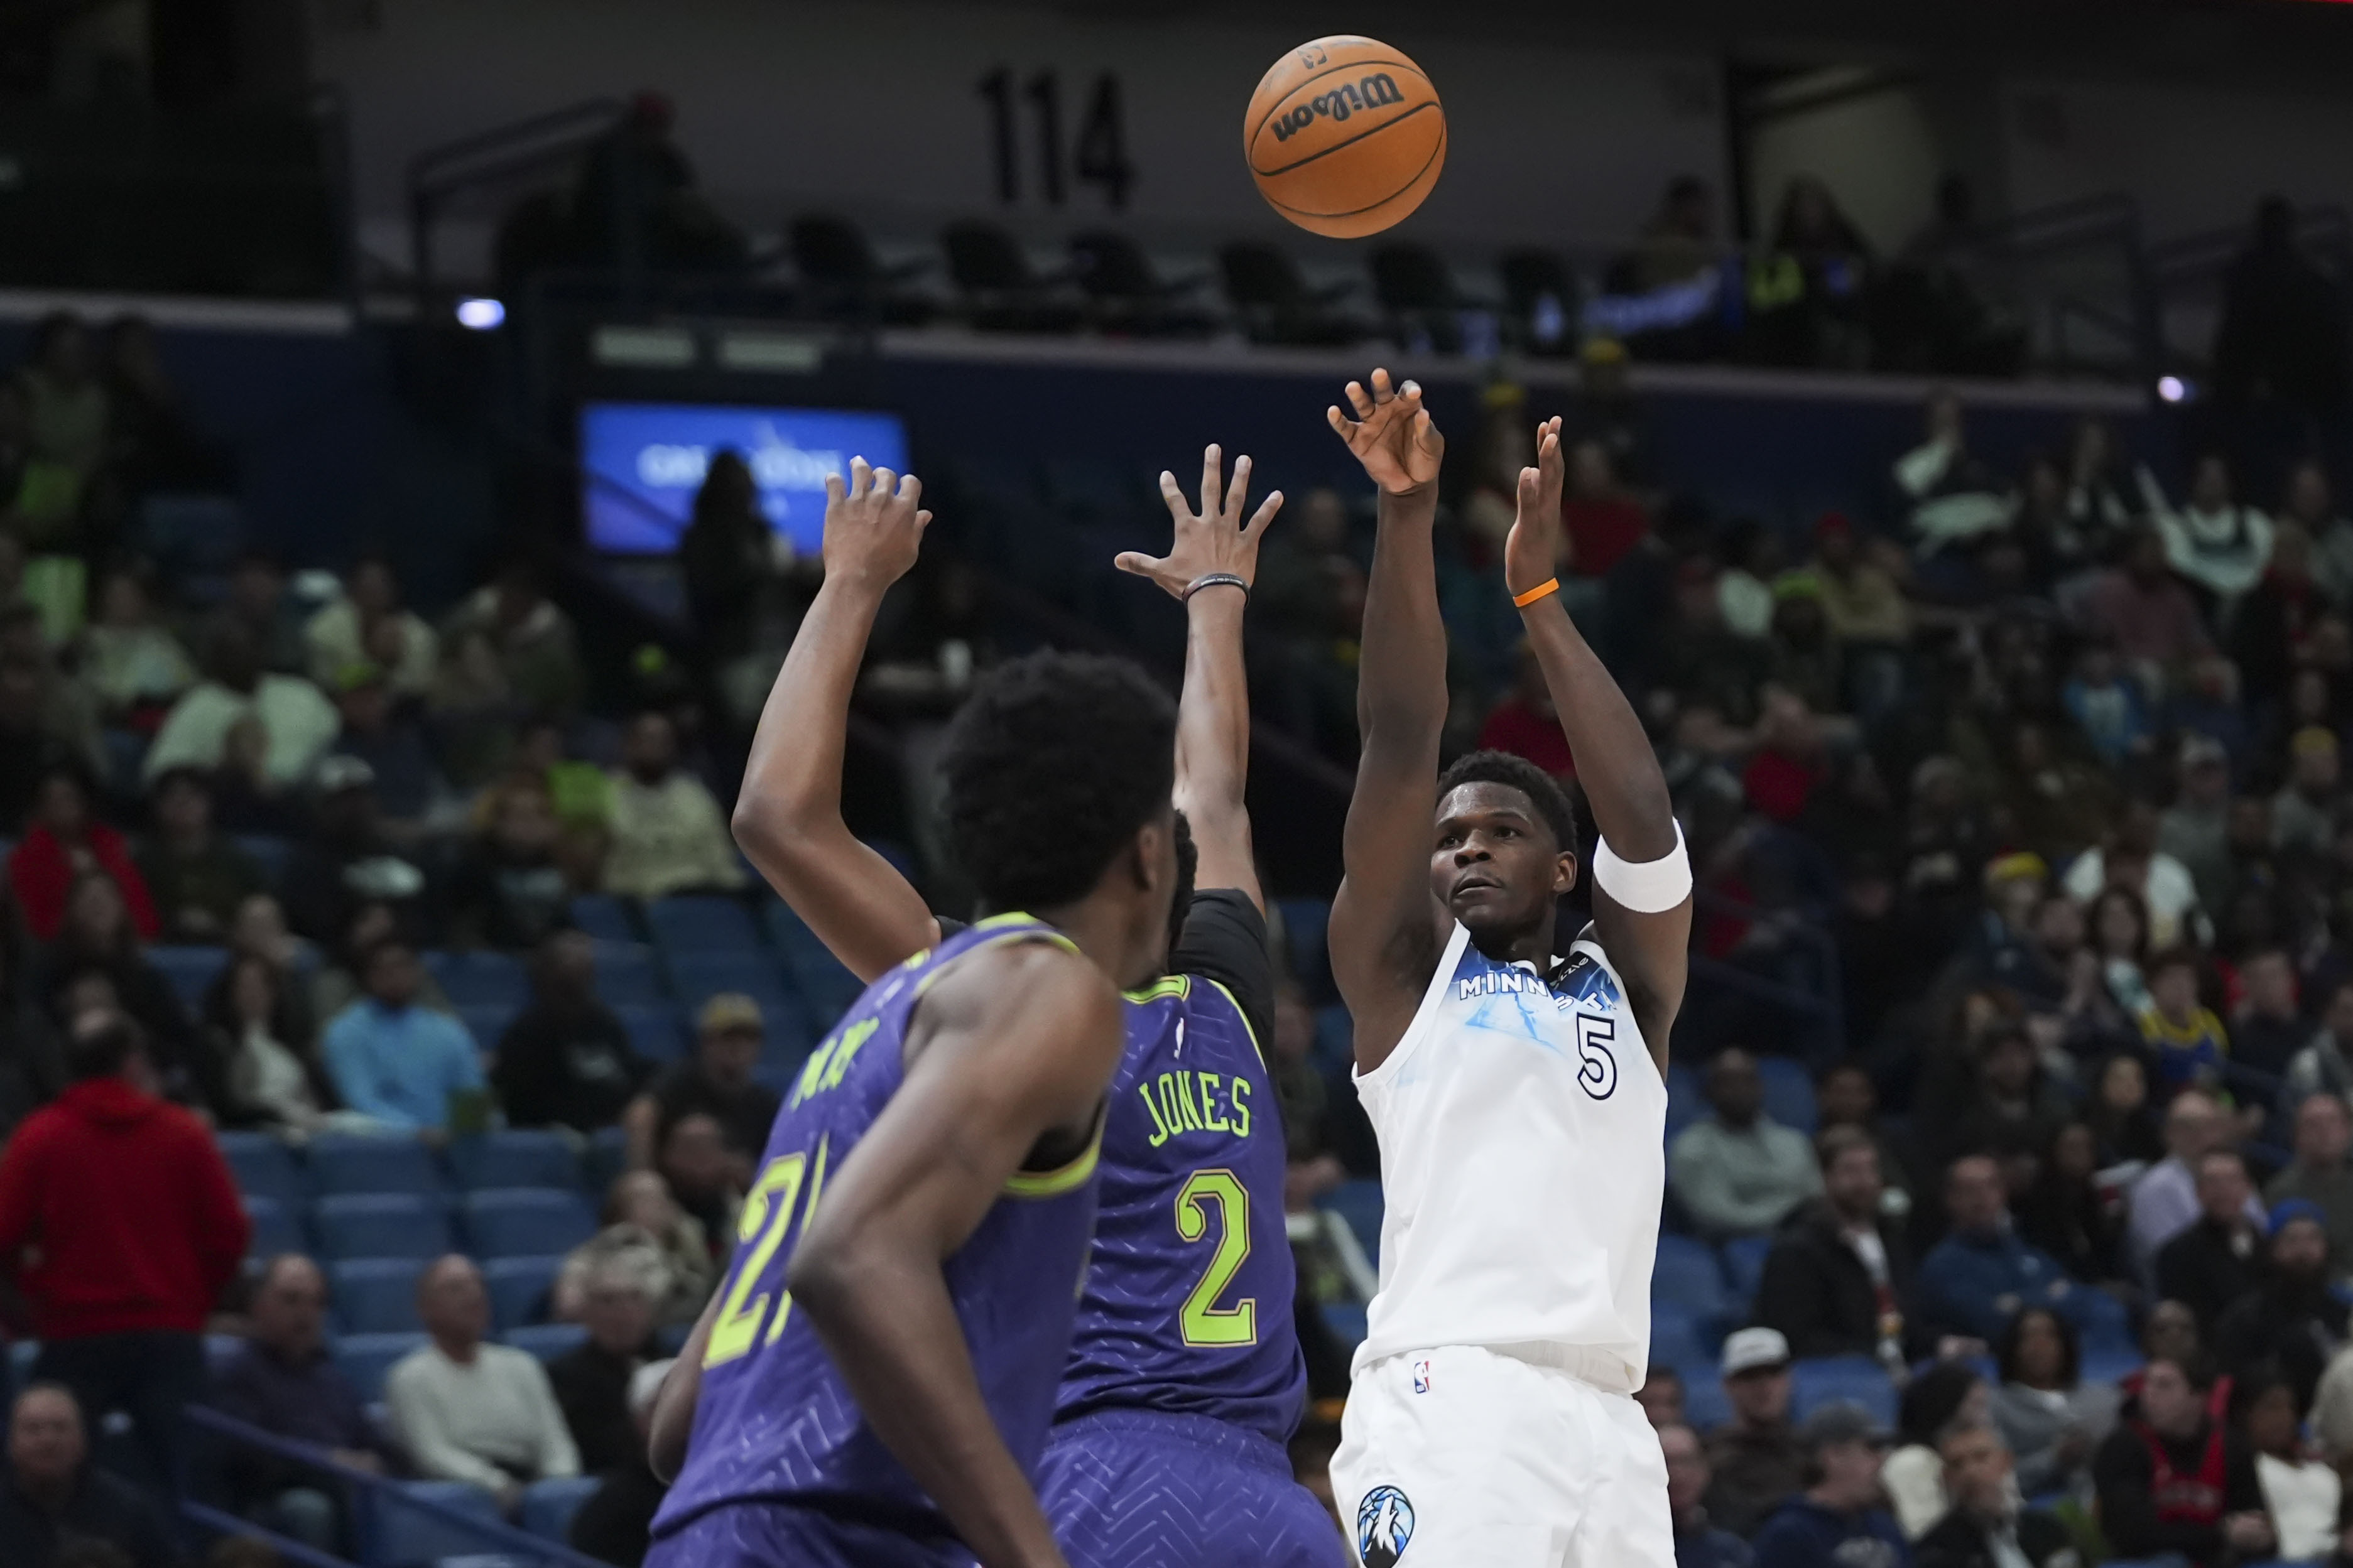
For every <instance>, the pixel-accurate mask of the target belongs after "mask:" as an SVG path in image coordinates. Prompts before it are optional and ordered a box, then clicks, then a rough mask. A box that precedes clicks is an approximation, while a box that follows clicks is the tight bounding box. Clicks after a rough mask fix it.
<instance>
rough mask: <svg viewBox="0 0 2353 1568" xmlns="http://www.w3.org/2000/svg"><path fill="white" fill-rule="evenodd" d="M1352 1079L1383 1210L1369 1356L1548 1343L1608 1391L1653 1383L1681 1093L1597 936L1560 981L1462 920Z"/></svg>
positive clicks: (1359, 1359)
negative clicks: (1370, 1062) (1369, 1128)
mask: <svg viewBox="0 0 2353 1568" xmlns="http://www.w3.org/2000/svg"><path fill="white" fill-rule="evenodd" d="M1356 1092H1357V1094H1358V1096H1359V1097H1360V1098H1361V1099H1362V1100H1363V1101H1364V1106H1365V1112H1366V1115H1367V1116H1368V1117H1369V1118H1370V1119H1371V1121H1372V1124H1373V1131H1375V1132H1376V1133H1377V1134H1378V1135H1379V1137H1380V1145H1381V1185H1382V1189H1383V1195H1384V1198H1385V1201H1386V1205H1387V1213H1386V1215H1385V1216H1384V1217H1383V1219H1382V1221H1381V1268H1380V1292H1379V1294H1378V1295H1377V1296H1375V1297H1374V1298H1373V1303H1372V1307H1371V1310H1370V1313H1369V1322H1368V1332H1367V1335H1366V1340H1365V1342H1364V1343H1363V1344H1362V1345H1361V1346H1359V1347H1358V1348H1357V1351H1356V1370H1357V1371H1358V1372H1362V1371H1363V1370H1364V1369H1365V1368H1366V1367H1367V1366H1369V1365H1371V1364H1372V1363H1375V1362H1377V1361H1379V1360H1381V1359H1383V1358H1384V1357H1388V1356H1393V1355H1398V1354H1399V1353H1401V1352H1406V1351H1419V1350H1428V1349H1435V1348H1438V1347H1441V1346H1447V1345H1479V1346H1510V1345H1525V1346H1532V1347H1535V1346H1543V1347H1554V1348H1556V1349H1562V1350H1567V1351H1569V1352H1575V1354H1574V1363H1575V1364H1577V1365H1578V1366H1580V1367H1581V1368H1592V1369H1596V1370H1594V1371H1591V1372H1588V1376H1590V1377H1591V1379H1592V1381H1595V1382H1597V1383H1599V1384H1601V1385H1602V1386H1604V1387H1605V1388H1614V1391H1615V1392H1618V1393H1631V1392H1632V1391H1633V1390H1634V1389H1636V1388H1639V1387H1641V1383H1642V1374H1643V1371H1644V1368H1645V1366H1646V1364H1647V1363H1648V1361H1649V1359H1650V1348H1651V1265H1652V1264H1653V1263H1654V1262H1655V1261H1656V1259H1657V1256H1658V1250H1659V1205H1660V1204H1661V1203H1662V1201H1663V1199H1664V1196H1665V1192H1666V1151H1665V1136H1666V1120H1667V1089H1666V1085H1665V1084H1664V1083H1663V1082H1662V1080H1661V1079H1660V1077H1659V1071H1658V1068H1657V1065H1656V1064H1655V1063H1653V1062H1652V1061H1651V1053H1650V1051H1649V1049H1648V1048H1647V1047H1645V1045H1644V1043H1643V1040H1642V1033H1641V1029H1640V1028H1638V1027H1637V1026H1635V1023H1634V1016H1633V1013H1632V1011H1631V1009H1630V1007H1629V1006H1628V1005H1627V1002H1626V988H1625V986H1624V985H1623V984H1620V981H1619V978H1618V975H1617V973H1616V971H1614V970H1613V969H1611V968H1610V966H1609V959H1608V958H1607V957H1606V956H1605V955H1604V954H1603V953H1602V951H1601V949H1600V947H1599V944H1597V943H1595V942H1590V941H1580V942H1577V943H1576V944H1575V945H1574V946H1573V947H1572V948H1571V949H1570V950H1569V957H1568V960H1567V963H1565V964H1562V965H1559V966H1558V967H1557V970H1556V973H1555V974H1554V975H1553V977H1552V979H1551V981H1550V983H1549V984H1547V982H1546V979H1545V978H1544V977H1543V976H1541V975H1539V974H1538V973H1536V971H1535V966H1534V965H1533V964H1528V963H1519V964H1509V963H1496V962H1494V961H1493V960H1492V959H1490V958H1488V957H1487V956H1486V955H1485V954H1483V953H1482V952H1480V951H1479V950H1478V949H1477V948H1476V947H1474V946H1472V944H1471V933H1470V932H1469V931H1467V930H1465V929H1464V928H1463V927H1462V926H1461V925H1460V924H1457V925H1456V926H1455V928H1454V934H1453V936H1452V938H1451V940H1450V941H1449V942H1447V944H1446V952H1445V955H1444V956H1443V957H1442V958H1440V960H1439V963H1438V973H1436V974H1435V975H1434V976H1432V977H1431V979H1430V989H1429V991H1428V992H1427V993H1426V994H1424V995H1423V997H1422V999H1421V1006H1420V1007H1419V1009H1418V1010H1417V1011H1416V1012H1415V1014H1414V1016H1413V1021H1412V1023H1410V1024H1409V1025H1408V1026H1407V1027H1406V1031H1405V1036H1404V1037H1403V1038H1402V1039H1400V1040H1398V1045H1397V1049H1396V1050H1394V1051H1392V1052H1390V1053H1389V1058H1388V1060H1387V1061H1385V1062H1383V1063H1382V1064H1381V1065H1380V1066H1379V1067H1378V1068H1375V1069H1374V1070H1373V1071H1371V1072H1369V1073H1364V1072H1360V1073H1358V1074H1357V1075H1356ZM1621 1363H1622V1380H1621V1378H1620V1375H1619V1369H1620V1365H1621Z"/></svg>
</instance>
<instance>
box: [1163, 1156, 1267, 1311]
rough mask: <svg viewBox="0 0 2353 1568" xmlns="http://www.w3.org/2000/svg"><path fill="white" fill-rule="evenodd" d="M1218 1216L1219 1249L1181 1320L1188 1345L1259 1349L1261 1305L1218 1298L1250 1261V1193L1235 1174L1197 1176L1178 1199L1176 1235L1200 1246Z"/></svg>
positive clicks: (1190, 1178)
mask: <svg viewBox="0 0 2353 1568" xmlns="http://www.w3.org/2000/svg"><path fill="white" fill-rule="evenodd" d="M1212 1208H1214V1209H1216V1210H1217V1211H1218V1226H1219V1230H1218V1244H1217V1249H1216V1250H1215V1251H1213V1252H1211V1253H1210V1254H1209V1267H1208V1270H1207V1271H1206V1272H1204V1273H1203V1274H1202V1276H1201V1281H1200V1283H1199V1284H1198V1285H1196V1286H1194V1287H1193V1293H1192V1294H1191V1295H1189V1296H1187V1297H1186V1298H1185V1305H1184V1307H1183V1309H1182V1311H1181V1313H1180V1316H1179V1318H1178V1324H1179V1326H1180V1327H1181V1328H1182V1329H1183V1330H1184V1333H1185V1342H1186V1343H1187V1344H1188V1345H1197V1346H1201V1347H1204V1348H1208V1347H1216V1348H1220V1349H1227V1348H1231V1347H1234V1346H1239V1345H1254V1344H1256V1343H1258V1300H1257V1298H1255V1297H1251V1296H1245V1297H1243V1298H1242V1299H1241V1300H1239V1301H1236V1302H1235V1303H1234V1304H1233V1305H1232V1306H1230V1307H1220V1306H1219V1305H1218V1304H1217V1303H1218V1298H1219V1296H1221V1295H1223V1294H1224V1293H1225V1289H1226V1287H1227V1286H1229V1285H1230V1284H1232V1283H1233V1281H1234V1276H1235V1275H1236V1274H1238V1273H1240V1271H1241V1267H1242V1265H1243V1264H1244V1263H1246V1262H1247V1261H1249V1259H1250V1189H1249V1188H1248V1187H1245V1186H1243V1185H1242V1184H1241V1178H1240V1177H1239V1176H1237V1175H1235V1174H1234V1173H1232V1172H1231V1171H1226V1170H1212V1171H1196V1172H1194V1173H1192V1174H1191V1175H1190V1176H1188V1177H1187V1178H1186V1179H1185V1184H1184V1186H1182V1187H1180V1188H1178V1189H1177V1193H1176V1234H1177V1235H1178V1236H1179V1237H1183V1238H1184V1239H1185V1240H1187V1241H1199V1240H1202V1239H1203V1238H1204V1237H1207V1236H1208V1234H1209V1210H1210V1209H1212Z"/></svg>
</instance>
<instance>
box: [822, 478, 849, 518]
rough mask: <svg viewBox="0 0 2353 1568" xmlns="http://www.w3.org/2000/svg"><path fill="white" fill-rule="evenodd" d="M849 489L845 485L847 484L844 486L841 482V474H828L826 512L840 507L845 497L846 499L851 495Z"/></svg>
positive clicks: (826, 480) (826, 479)
mask: <svg viewBox="0 0 2353 1568" xmlns="http://www.w3.org/2000/svg"><path fill="white" fill-rule="evenodd" d="M847 495H849V487H848V486H847V485H845V484H843V483H842V482H841V476H840V475H839V474H828V475H826V477H825V509H826V510H828V511H831V510H833V509H834V508H835V507H838V506H839V505H840V504H841V502H842V500H843V498H844V497H846V496H847Z"/></svg>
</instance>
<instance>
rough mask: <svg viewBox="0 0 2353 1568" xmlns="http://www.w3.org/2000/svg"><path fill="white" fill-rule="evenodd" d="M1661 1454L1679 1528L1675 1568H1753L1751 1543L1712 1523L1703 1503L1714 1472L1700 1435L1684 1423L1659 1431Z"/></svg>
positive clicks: (1669, 1507) (1667, 1425)
mask: <svg viewBox="0 0 2353 1568" xmlns="http://www.w3.org/2000/svg"><path fill="white" fill-rule="evenodd" d="M1659 1451H1660V1452H1661V1453H1662V1454H1664V1455H1665V1456H1666V1458H1667V1510H1668V1512H1669V1513H1670V1514H1671V1515H1672V1517H1673V1519H1674V1524H1675V1568H1749V1565H1750V1564H1751V1563H1754V1562H1755V1561H1756V1553H1755V1552H1751V1551H1750V1550H1749V1549H1748V1542H1745V1541H1743V1540H1741V1539H1740V1537H1738V1536H1736V1535H1735V1534H1733V1533H1732V1531H1728V1530H1718V1529H1716V1528H1715V1526H1714V1525H1712V1524H1710V1523H1709V1522H1708V1518H1707V1510H1706V1509H1705V1508H1704V1507H1703V1506H1702V1505H1701V1503H1700V1499H1701V1498H1703V1497H1704V1496H1706V1495H1707V1483H1708V1481H1709V1480H1710V1479H1712V1478H1713V1476H1714V1472H1713V1471H1712V1470H1710V1469H1709V1468H1708V1464H1707V1450H1706V1449H1705V1448H1704V1447H1701V1446H1700V1440H1699V1434H1698V1433H1696V1432H1694V1431H1693V1430H1692V1429H1691V1428H1690V1427H1688V1426H1684V1425H1683V1423H1682V1422H1680V1421H1670V1422H1666V1423H1664V1424H1662V1426H1660V1427H1659Z"/></svg>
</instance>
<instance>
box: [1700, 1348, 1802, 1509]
mask: <svg viewBox="0 0 2353 1568" xmlns="http://www.w3.org/2000/svg"><path fill="white" fill-rule="evenodd" d="M1724 1393H1725V1398H1726V1399H1727V1400H1729V1401H1730V1402H1731V1405H1732V1419H1731V1420H1729V1421H1727V1422H1725V1424H1724V1425H1723V1426H1718V1427H1717V1428H1716V1429H1715V1431H1713V1432H1710V1433H1709V1434H1708V1435H1707V1463H1708V1467H1709V1468H1710V1469H1711V1470H1712V1471H1713V1472H1714V1475H1713V1477H1712V1479H1710V1481H1709V1483H1708V1486H1707V1488H1706V1491H1705V1493H1704V1506H1705V1507H1706V1509H1707V1516H1708V1519H1709V1521H1710V1522H1711V1523H1713V1524H1714V1525H1715V1526H1716V1527H1717V1528H1719V1529H1723V1530H1728V1531H1732V1532H1733V1533H1734V1534H1736V1535H1753V1534H1755V1533H1756V1531H1757V1526H1758V1525H1760V1524H1762V1523H1764V1522H1765V1521H1766V1519H1767V1516H1769V1515H1770V1514H1771V1513H1772V1512H1773V1510H1775V1509H1777V1508H1778V1507H1779V1506H1780V1505H1781V1500H1783V1499H1784V1498H1787V1497H1788V1496H1789V1495H1790V1494H1791V1493H1793V1492H1795V1491H1796V1490H1797V1489H1799V1487H1800V1486H1802V1485H1804V1484H1805V1483H1804V1479H1803V1472H1804V1456H1803V1455H1802V1454H1801V1453H1800V1452H1799V1448H1798V1436H1797V1433H1796V1432H1795V1431H1794V1430H1793V1429H1792V1428H1791V1427H1790V1426H1789V1342H1788V1340H1786V1339H1784V1338H1783V1337H1782V1336H1781V1333H1780V1331H1778V1329H1742V1330H1739V1331H1737V1332H1735V1333H1733V1334H1730V1335H1728V1336H1726V1337H1725V1342H1724Z"/></svg>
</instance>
